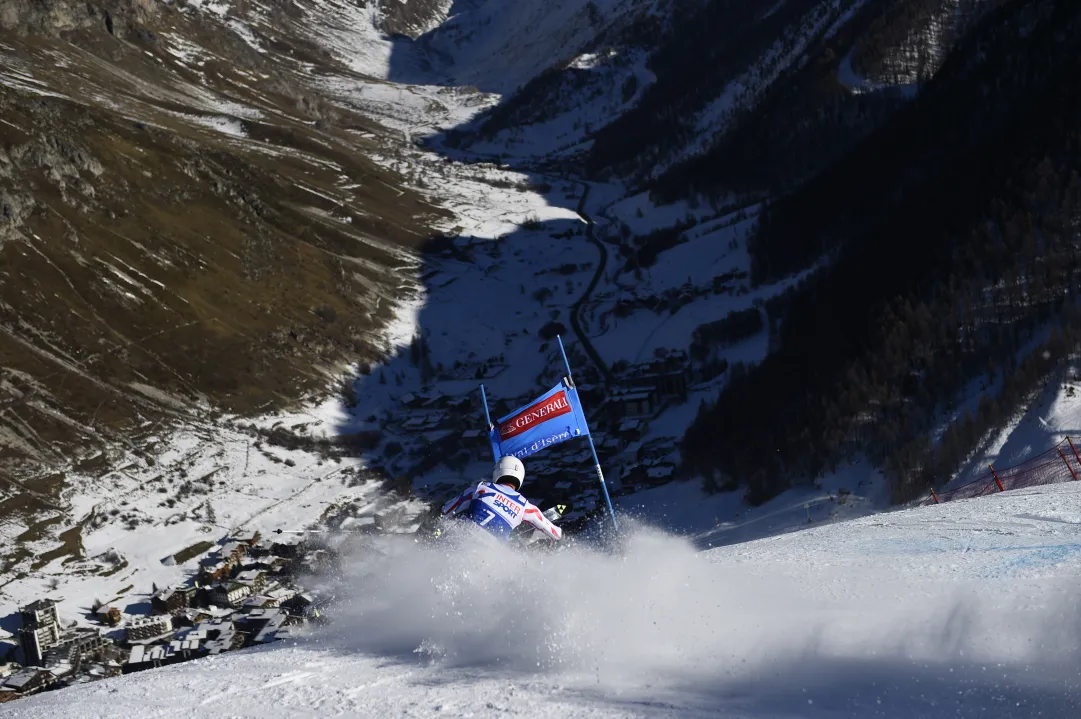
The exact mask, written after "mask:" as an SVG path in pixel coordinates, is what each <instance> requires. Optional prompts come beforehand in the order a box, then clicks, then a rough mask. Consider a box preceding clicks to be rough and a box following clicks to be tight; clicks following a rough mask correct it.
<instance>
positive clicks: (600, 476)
mask: <svg viewBox="0 0 1081 719" xmlns="http://www.w3.org/2000/svg"><path fill="white" fill-rule="evenodd" d="M556 341H557V342H559V352H560V354H562V355H563V364H564V365H565V366H566V367H567V379H569V380H571V382H572V383H573V381H574V379H573V375H572V374H571V363H570V362H569V361H568V360H567V350H565V349H564V348H563V338H562V337H560V336H559V335H556ZM586 439H587V440H589V451H590V452H592V453H593V465H594V466H595V467H596V468H597V479H599V480H600V482H601V493H602V494H603V495H604V502H605V504H607V505H608V516H609V517H611V518H612V529H613V530H615V531H617V532H618V531H619V525H618V524H617V523H616V511H615V510H614V509H612V498H611V497H609V496H608V485H607V484H605V482H604V472H603V471H602V470H601V460H600V458H599V457H598V456H597V448H596V447H595V446H594V445H593V434H592V433H591V432H590V431H589V424H588V423H587V424H586Z"/></svg>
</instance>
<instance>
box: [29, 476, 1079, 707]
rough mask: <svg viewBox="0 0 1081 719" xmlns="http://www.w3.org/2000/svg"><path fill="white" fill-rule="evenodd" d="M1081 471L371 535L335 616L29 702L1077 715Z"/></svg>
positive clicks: (351, 566) (357, 555)
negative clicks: (797, 522)
mask: <svg viewBox="0 0 1081 719" xmlns="http://www.w3.org/2000/svg"><path fill="white" fill-rule="evenodd" d="M1078 500H1081V487H1077V486H1073V485H1059V486H1056V487H1045V488H1041V489H1039V490H1032V491H1021V492H1012V493H1007V494H1004V495H1001V496H996V497H990V498H982V499H977V500H971V501H962V502H956V503H950V504H946V505H940V506H937V507H928V508H922V509H912V510H904V511H898V512H892V513H886V514H878V515H874V516H870V517H865V518H861V519H857V520H853V521H850V522H842V523H837V524H832V525H828V526H822V527H817V528H815V529H810V530H807V531H804V532H798V533H793V534H787V535H783V536H779V537H772V538H767V539H762V540H758V541H755V542H749V543H745V544H740V545H733V546H730V547H724V548H720V549H714V550H711V551H708V552H702V553H700V552H695V551H694V550H693V548H692V547H691V545H689V544H687V543H686V542H684V541H683V540H679V539H675V538H673V537H671V536H669V535H666V534H663V533H660V532H658V531H656V530H651V529H647V528H643V527H638V528H636V529H633V530H631V531H630V532H629V533H628V534H627V536H626V539H625V541H624V545H623V547H622V550H621V551H619V552H615V553H610V552H607V551H603V550H600V549H597V548H593V547H590V546H588V545H586V544H584V543H579V544H577V545H573V546H568V547H566V548H560V549H558V551H552V552H542V551H536V552H524V551H521V550H514V549H512V548H510V547H509V546H505V545H502V544H499V545H493V544H490V543H489V542H486V541H480V540H478V539H477V538H474V537H472V536H469V535H468V533H467V534H466V535H464V536H462V537H460V538H455V537H451V538H450V539H448V540H447V541H446V543H445V546H436V547H431V548H426V547H424V546H423V545H419V544H417V543H415V542H412V541H410V540H409V539H408V538H399V539H391V538H387V539H384V540H381V544H380V545H379V546H376V547H372V546H371V545H364V546H359V547H357V548H356V549H355V551H354V552H353V554H352V556H353V559H352V561H351V562H349V563H347V566H346V569H345V570H344V572H343V575H342V576H341V577H340V578H337V579H334V580H332V581H333V582H334V583H335V584H336V585H337V588H338V594H339V596H344V597H347V599H345V600H343V601H342V602H341V603H340V604H339V606H338V607H337V608H336V610H335V613H334V618H333V620H332V623H331V624H330V625H329V626H328V627H326V628H313V629H311V630H310V631H309V632H308V633H307V634H306V635H304V636H301V637H299V638H297V639H296V640H295V641H293V642H290V643H289V644H288V645H281V644H279V645H275V646H272V647H268V648H265V649H259V650H253V651H242V652H235V653H230V654H226V655H222V656H219V657H216V658H213V659H202V660H198V661H195V662H190V663H186V664H181V665H179V666H175V667H168V668H164V669H160V670H151V671H148V672H142V673H139V674H135V675H130V676H127V677H123V678H119V679H114V680H107V681H104V682H98V683H94V684H91V685H87V686H84V687H77V688H74V689H70V690H65V691H63V692H56V693H52V694H45V695H40V696H37V697H33V698H30V699H27V700H23V701H20V702H19V703H18V704H15V705H12V706H13V707H17V709H18V712H17V713H18V715H19V716H20V717H27V718H28V719H35V718H39V717H56V716H65V717H71V718H72V719H84V718H89V717H106V716H110V717H111V716H118V715H126V716H155V717H175V716H186V717H192V718H195V719H200V718H202V717H217V716H226V715H228V716H234V717H266V718H268V719H276V718H278V717H281V718H283V719H284V718H285V717H290V718H293V717H298V716H303V717H323V716H358V717H369V716H370V717H385V716H436V715H450V716H495V715H499V714H510V715H536V714H537V713H538V712H543V713H545V714H546V715H555V716H563V717H617V716H630V717H636V716H651V717H667V716H672V717H675V716H679V717H687V716H690V717H697V716H725V717H736V718H740V717H743V718H752V717H755V718H756V717H808V718H811V719H823V718H825V717H842V716H843V717H864V716H868V717H870V716H882V717H927V718H932V719H933V718H936V717H943V718H944V717H971V718H973V719H974V718H976V717H980V718H983V717H1035V716H1047V717H1065V716H1070V715H1076V714H1075V712H1076V711H1077V710H1078V709H1079V700H1081V688H1079V686H1078V668H1079V649H1078V639H1079V638H1081V632H1079V629H1081V615H1079V613H1078V609H1079V608H1081V607H1079V601H1081V599H1079V597H1078V595H1077V592H1076V583H1077V577H1078V574H1079V570H1081V561H1079V555H1081V541H1079V528H1081V508H1079V507H1081V504H1079V501H1078Z"/></svg>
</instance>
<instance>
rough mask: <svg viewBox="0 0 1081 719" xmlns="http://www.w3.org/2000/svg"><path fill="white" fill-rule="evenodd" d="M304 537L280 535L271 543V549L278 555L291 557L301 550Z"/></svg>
mask: <svg viewBox="0 0 1081 719" xmlns="http://www.w3.org/2000/svg"><path fill="white" fill-rule="evenodd" d="M303 548H304V538H303V537H300V536H290V537H282V538H281V539H278V540H276V541H275V542H274V544H273V545H271V551H272V552H273V553H274V554H275V555H277V556H279V557H286V558H289V559H292V558H293V557H296V556H298V555H299V554H301V553H302V552H303Z"/></svg>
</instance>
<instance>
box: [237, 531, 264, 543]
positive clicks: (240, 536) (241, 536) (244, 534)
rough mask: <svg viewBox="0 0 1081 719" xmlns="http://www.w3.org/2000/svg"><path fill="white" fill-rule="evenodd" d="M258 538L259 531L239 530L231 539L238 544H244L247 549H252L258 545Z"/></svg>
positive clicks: (259, 536)
mask: <svg viewBox="0 0 1081 719" xmlns="http://www.w3.org/2000/svg"><path fill="white" fill-rule="evenodd" d="M260 538H261V535H260V534H259V530H257V529H247V530H241V531H239V532H237V533H236V534H234V535H233V537H232V539H233V541H234V542H239V543H240V544H246V545H248V546H249V547H254V546H255V545H256V544H258V543H259V540H260Z"/></svg>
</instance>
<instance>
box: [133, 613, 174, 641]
mask: <svg viewBox="0 0 1081 719" xmlns="http://www.w3.org/2000/svg"><path fill="white" fill-rule="evenodd" d="M126 629H127V639H128V641H129V642H145V641H149V640H153V639H157V638H159V637H162V636H165V635H166V634H168V633H169V632H171V631H173V620H172V617H170V616H169V615H168V614H164V615H162V614H156V615H152V616H149V617H136V618H134V619H132V620H131V621H130V622H128V625H127V627H126Z"/></svg>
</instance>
